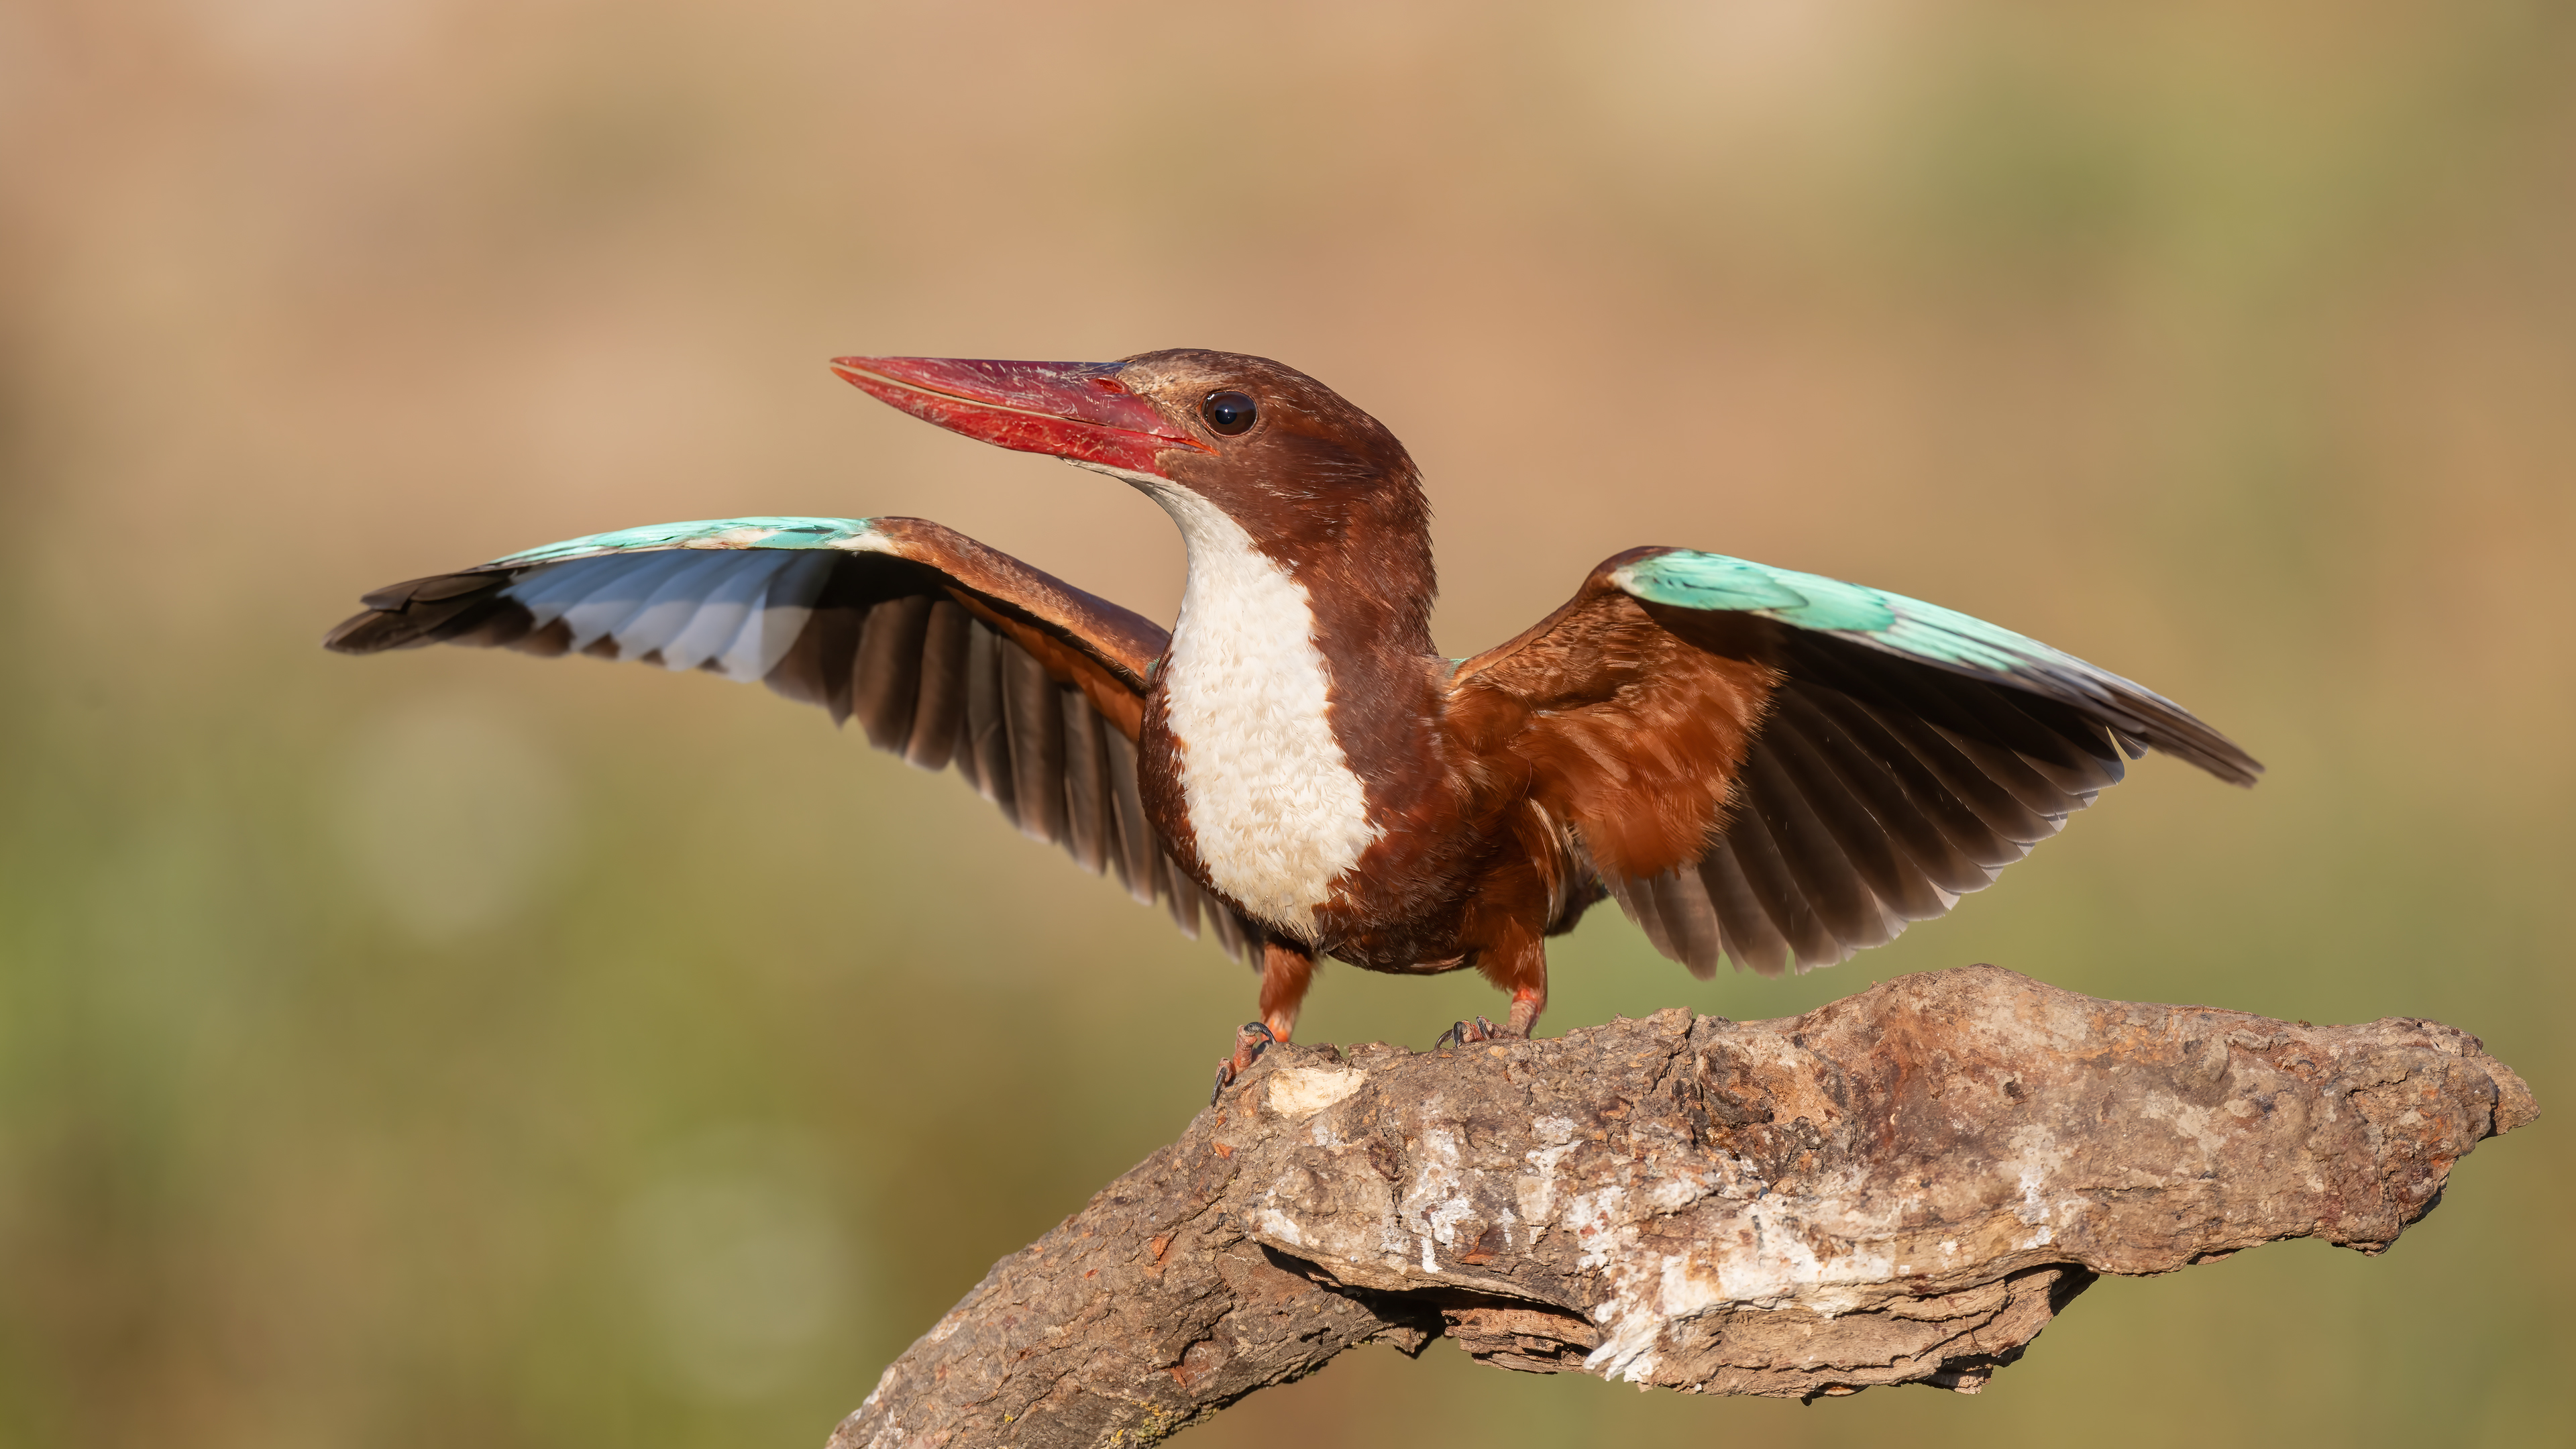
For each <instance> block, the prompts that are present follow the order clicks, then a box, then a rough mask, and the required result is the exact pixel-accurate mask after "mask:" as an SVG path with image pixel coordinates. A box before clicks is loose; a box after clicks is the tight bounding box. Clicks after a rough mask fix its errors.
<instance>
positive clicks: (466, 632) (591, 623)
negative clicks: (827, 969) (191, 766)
mask: <svg viewBox="0 0 2576 1449" xmlns="http://www.w3.org/2000/svg"><path fill="white" fill-rule="evenodd" d="M363 602H364V603H365V604H366V605H367V609H366V612H364V613H362V614H359V615H357V616H356V617H354V618H351V619H349V620H347V621H346V622H344V623H342V624H341V625H340V626H339V627H338V628H336V629H334V630H332V631H331V633H330V635H329V636H328V637H327V638H325V639H324V640H323V643H324V644H325V645H326V646H327V647H329V648H332V649H336V650H339V651H341V652H342V653H347V654H372V653H376V652H378V651H380V650H386V649H408V648H414V647H417V646H419V645H423V644H474V645H482V646H487V647H489V646H499V647H503V648H510V649H517V650H520V651H523V652H525V653H530V654H543V655H556V654H570V653H580V654H590V655H594V656H597V657H599V658H603V659H632V660H640V661H643V662H646V663H652V664H659V665H661V666H662V667H664V668H666V669H674V670H681V669H697V670H705V671H708V672H710V673H715V674H721V675H723V676H725V677H726V678H728V679H735V680H741V681H745V682H748V681H751V680H759V681H761V682H763V683H765V684H767V685H768V686H769V687H770V688H771V689H774V690H776V691H778V692H779V693H780V694H783V695H786V696H787V697H789V698H790V699H799V700H804V701H806V702H808V703H812V704H819V705H821V706H823V707H824V708H825V709H828V710H830V711H831V713H832V718H833V720H834V721H835V722H840V721H844V720H848V719H850V718H852V717H856V718H857V720H858V721H859V723H860V725H861V726H862V727H863V728H864V729H865V730H866V731H867V735H868V740H869V743H871V744H873V745H875V746H876V747H877V748H879V749H881V750H890V751H892V752H894V753H896V754H900V755H902V756H903V757H904V758H905V759H906V760H909V761H911V762H912V763H913V764H915V765H918V766H920V767H921V768H923V769H926V770H938V769H945V768H949V767H954V768H955V769H956V771H957V773H958V774H960V775H962V776H964V777H965V779H966V781H967V783H968V784H971V785H973V786H974V787H975V789H976V791H977V792H978V793H980V794H981V795H983V797H984V798H985V799H987V800H990V801H992V802H993V803H994V804H995V805H998V806H1000V807H1001V810H1002V814H1003V815H1004V816H1005V817H1006V818H1008V819H1009V820H1010V821H1011V822H1012V823H1013V824H1015V825H1017V826H1018V827H1019V828H1020V830H1021V831H1022V832H1023V833H1025V834H1027V835H1029V836H1032V837H1034V838H1036V839H1040V840H1051V841H1054V842H1056V843H1057V844H1059V845H1062V846H1063V847H1064V848H1065V849H1066V851H1068V852H1069V853H1071V855H1072V856H1073V858H1074V860H1075V861H1076V862H1078V863H1079V864H1080V865H1081V866H1082V868H1083V869H1085V870H1088V871H1090V872H1092V873H1093V874H1094V875H1098V874H1101V873H1102V872H1104V871H1114V872H1116V874H1117V876H1118V878H1119V880H1120V881H1121V882H1122V883H1124V884H1125V885H1126V887H1127V889H1128V891H1129V893H1130V894H1132V895H1133V896H1135V898H1136V899H1138V900H1140V901H1143V902H1145V903H1146V904H1148V905H1151V904H1153V903H1155V902H1157V901H1160V902H1161V903H1162V904H1163V905H1164V906H1165V908H1166V909H1168V910H1169V911H1170V912H1171V916H1172V919H1173V921H1174V922H1175V923H1177V924H1178V925H1179V926H1180V928H1181V929H1182V931H1184V932H1185V933H1187V934H1189V935H1191V936H1194V937H1195V936H1196V935H1197V934H1198V932H1199V915H1200V908H1201V905H1202V902H1204V904H1205V907H1206V910H1207V915H1208V919H1209V923H1210V926H1211V928H1212V929H1213V931H1214V932H1215V934H1216V936H1217V938H1218V940H1219V941H1220V942H1221V943H1222V944H1223V945H1224V947H1225V949H1226V950H1227V951H1228V952H1229V953H1230V954H1233V955H1235V956H1239V957H1242V958H1244V959H1246V960H1248V961H1249V962H1250V963H1251V964H1252V965H1254V966H1255V967H1256V968H1257V967H1258V966H1259V965H1260V961H1261V941H1262V936H1261V933H1260V931H1259V929H1258V928H1257V927H1255V926H1253V925H1252V924H1251V923H1249V922H1247V921H1245V920H1244V919H1243V918H1242V917H1240V916H1238V915H1236V914H1235V913H1234V912H1233V911H1232V910H1231V909H1229V908H1227V907H1226V906H1225V905H1224V904H1223V903H1222V902H1219V901H1217V900H1214V899H1208V898H1206V896H1205V893H1204V892H1202V891H1201V890H1200V889H1199V888H1198V886H1197V885H1196V884H1195V883H1194V882H1192V881H1191V880H1190V878H1189V877H1188V876H1187V875H1186V874H1184V873H1182V871H1181V870H1180V869H1179V868H1178V867H1177V866H1175V865H1174V864H1173V863H1172V860H1171V858H1170V857H1169V856H1168V855H1167V854H1165V853H1164V850H1163V847H1162V845H1161V843H1160V842H1159V841H1158V840H1156V838H1155V836H1154V831H1153V827H1152V826H1151V825H1150V824H1148V823H1147V821H1146V818H1145V808H1144V804H1143V802H1142V800H1141V799H1140V798H1139V797H1138V795H1137V790H1136V731H1137V727H1138V723H1139V721H1140V720H1141V719H1142V718H1143V712H1144V698H1145V691H1146V687H1147V686H1146V675H1147V672H1148V670H1149V669H1150V668H1151V665H1152V661H1153V660H1154V659H1155V658H1156V657H1157V656H1158V655H1160V654H1161V653H1162V652H1163V650H1164V648H1165V646H1166V645H1167V644H1168V642H1169V636H1168V635H1166V634H1165V633H1164V631H1163V630H1162V629H1161V628H1160V627H1158V626H1157V625H1155V624H1154V623H1153V622H1152V621H1151V620H1149V619H1146V618H1144V617H1143V616H1141V615H1138V614H1133V613H1130V612H1128V611H1127V610H1125V609H1122V608H1119V607H1118V606H1117V605H1115V604H1112V603H1109V602H1107V601H1106V600H1103V599H1099V598H1095V597H1093V596H1092V595H1090V594H1086V593H1084V592H1082V591H1081V590H1079V589H1076V588H1073V587H1072V586H1070V585H1068V584H1065V583H1064V582H1062V581H1061V580H1058V579H1056V578H1054V577H1052V576H1050V575H1048V574H1045V573H1042V572H1040V571H1038V570H1036V569H1033V568H1030V567H1029V566H1028V565H1026V564H1024V563H1021V562H1020V561H1019V560H1017V559H1015V558H1012V557H1011V556H1009V555H1008V554H1004V553H1000V552H997V551H996V550H993V549H989V548H986V547H985V546H984V545H982V544H980V543H977V542H976V541H975V540H973V539H971V538H968V537H966V536H965V535H963V534H960V533H956V532H953V531H951V530H949V529H946V528H942V527H941V526H939V525H938V524H935V523H931V522H928V521H926V520H923V519H917V518H869V519H852V518H728V519H714V520H709V521H705V522H697V523H667V524H658V525H654V526H651V527H646V528H630V529H625V530H623V531H620V532H617V533H602V534H594V535H592V536H591V537H588V538H576V539H573V540H570V541H569V542H565V543H557V544H548V545H547V546H545V547H543V548H535V549H530V550H528V551H527V552H525V553H515V554H511V555H510V556H508V557H507V558H500V559H495V560H493V561H492V562H490V563H487V564H481V565H478V566H476V567H474V568H470V569H466V570H463V571H461V572H458V573H452V574H439V575H435V576H432V577H430V578H425V579H413V580H411V581H410V582H408V583H400V584H394V585H392V586H390V587H387V588H382V589H378V590H376V591H375V592H374V593H371V594H369V595H367V596H366V598H365V599H364V600H363Z"/></svg>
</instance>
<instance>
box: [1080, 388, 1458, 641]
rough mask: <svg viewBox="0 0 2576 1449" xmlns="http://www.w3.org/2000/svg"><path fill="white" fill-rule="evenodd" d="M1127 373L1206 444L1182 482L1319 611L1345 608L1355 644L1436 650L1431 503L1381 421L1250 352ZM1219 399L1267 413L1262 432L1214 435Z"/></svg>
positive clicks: (1258, 427)
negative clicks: (1334, 603)
mask: <svg viewBox="0 0 2576 1449" xmlns="http://www.w3.org/2000/svg"><path fill="white" fill-rule="evenodd" d="M1119 378H1120V380H1121V381H1122V382H1123V383H1125V384H1126V385H1127V386H1128V387H1129V388H1131V389H1133V390H1134V391H1136V392H1137V393H1139V394H1142V395H1144V396H1146V397H1149V398H1151V399H1152V400H1153V401H1154V402H1155V404H1156V405H1157V406H1158V407H1160V408H1161V409H1162V410H1163V412H1164V413H1165V415H1166V416H1167V417H1169V418H1170V419H1171V420H1172V421H1173V423H1174V424H1175V426H1184V427H1187V428H1190V429H1191V430H1192V431H1193V432H1194V433H1195V434H1196V435H1197V436H1198V437H1199V439H1200V441H1201V442H1203V443H1205V444H1206V445H1207V446H1208V449H1209V451H1207V452H1205V453H1197V452H1186V453H1185V452H1178V451H1176V452H1173V453H1171V454H1167V455H1165V460H1164V461H1165V462H1166V464H1167V465H1168V467H1169V469H1170V474H1171V478H1172V480H1173V481H1174V482H1176V483H1179V484H1180V485H1182V486H1183V487H1185V488H1188V489H1189V490H1190V491H1192V492H1194V493H1196V494H1198V495H1199V496H1200V497H1202V498H1205V499H1207V500H1208V501H1209V502H1211V503H1214V504H1215V505H1216V506H1217V507H1219V508H1221V509H1223V510H1224V511H1225V512H1226V514H1227V515H1228V516H1230V517H1231V518H1233V519H1234V520H1235V521H1236V522H1237V523H1240V524H1241V525H1243V528H1244V531H1245V532H1247V533H1249V534H1250V535H1251V536H1252V539H1253V542H1254V544H1255V545H1256V546H1258V547H1259V548H1260V549H1261V550H1262V551H1263V552H1265V553H1267V554H1269V555H1270V556H1271V557H1272V558H1274V559H1276V560H1278V562H1279V563H1280V565H1281V566H1282V567H1284V568H1286V569H1288V570H1289V571H1290V572H1291V573H1292V574H1294V575H1296V576H1297V578H1298V579H1299V580H1300V581H1301V582H1303V583H1305V585H1306V588H1307V592H1308V593H1309V594H1310V595H1311V596H1313V597H1315V599H1316V600H1317V603H1318V607H1319V608H1322V607H1324V602H1325V600H1327V599H1334V600H1339V601H1342V607H1343V608H1344V609H1345V610H1346V611H1348V612H1349V613H1350V614H1351V618H1350V619H1349V631H1350V632H1351V634H1352V635H1353V636H1354V637H1365V638H1367V639H1368V640H1369V641H1371V642H1372V643H1373V644H1377V645H1382V646H1384V647H1387V648H1392V649H1402V650H1407V651H1410V652H1412V653H1414V654H1417V655H1428V654H1430V653H1431V652H1432V648H1431V604H1432V600H1433V598H1434V596H1435V595H1436V594H1437V593H1438V591H1439V589H1438V580H1437V578H1436V576H1435V575H1434V573H1433V571H1432V564H1431V505H1430V502H1429V500H1428V499H1426V498H1425V497H1424V496H1423V492H1422V481H1421V474H1420V472H1419V471H1418V470H1417V469H1416V468H1415V467H1414V465H1413V458H1412V456H1411V455H1410V454H1408V453H1406V452H1405V450H1404V444H1402V443H1400V442H1398V441H1397V440H1396V437H1395V434H1393V433H1392V432H1389V431H1388V430H1387V428H1386V426H1385V425H1384V424H1383V423H1380V422H1379V421H1378V420H1377V419H1375V418H1373V417H1370V416H1369V415H1368V414H1367V413H1365V412H1362V411H1361V410H1360V409H1359V408H1357V407H1355V406H1353V405H1352V404H1351V403H1350V401H1349V400H1348V399H1346V398H1344V397H1342V396H1341V395H1340V394H1339V393H1336V392H1334V391H1333V390H1332V389H1331V388H1328V387H1326V386H1324V385H1323V384H1322V383H1320V382H1317V381H1316V380H1315V379H1313V378H1311V377H1308V376H1307V375H1306V374H1304V373H1302V372H1299V371H1297V370H1296V369H1295V368H1293V367H1286V366H1283V365H1281V364H1279V363H1276V362H1272V361H1270V360H1269V359H1267V358H1262V357H1248V356H1245V355H1243V354H1241V353H1232V352H1210V351H1205V350H1200V349H1194V348H1190V349H1176V350H1172V351H1166V352H1148V353H1142V354H1139V355H1138V356H1135V357H1131V358H1128V359H1127V360H1126V361H1125V362H1123V363H1122V364H1120V372H1119ZM1220 390H1230V391H1238V392H1242V393H1245V394H1247V395H1249V396H1251V397H1252V398H1253V399H1254V400H1255V401H1256V402H1257V403H1258V404H1259V407H1260V421H1259V422H1258V423H1256V424H1255V425H1254V426H1253V428H1252V430H1251V431H1249V432H1247V433H1244V434H1242V435H1240V436H1237V437H1225V436H1220V435H1218V434H1216V433H1214V432H1211V431H1209V430H1208V428H1207V427H1206V424H1205V422H1204V420H1202V419H1201V418H1200V417H1199V415H1198V406H1199V402H1200V400H1201V399H1203V398H1205V397H1206V396H1207V395H1208V394H1210V393H1212V392H1216V391H1220ZM1328 622H1329V621H1328ZM1324 642H1325V646H1326V652H1327V654H1328V655H1331V654H1332V648H1331V641H1330V640H1329V639H1327V640H1326V641H1324ZM1333 657H1334V658H1335V659H1336V662H1337V663H1338V661H1339V657H1340V656H1338V655H1333Z"/></svg>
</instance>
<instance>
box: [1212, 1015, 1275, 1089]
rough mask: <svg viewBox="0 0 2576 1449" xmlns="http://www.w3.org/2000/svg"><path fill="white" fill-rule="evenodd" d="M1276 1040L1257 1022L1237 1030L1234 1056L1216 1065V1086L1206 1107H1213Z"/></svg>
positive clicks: (1267, 1028)
mask: <svg viewBox="0 0 2576 1449" xmlns="http://www.w3.org/2000/svg"><path fill="white" fill-rule="evenodd" d="M1278 1040H1279V1038H1278V1037H1276V1036H1274V1035H1272V1034H1271V1031H1270V1028H1269V1027H1268V1026H1267V1025H1265V1024H1263V1023H1261V1022H1258V1021H1247V1022H1245V1023H1244V1024H1243V1025H1242V1026H1241V1027H1240V1028H1238V1029H1237V1030H1236V1031H1235V1033H1234V1055H1233V1056H1230V1057H1228V1058H1226V1059H1225V1060H1224V1061H1221V1062H1219V1063H1217V1064H1216V1086H1215V1087H1213V1088H1211V1089H1210V1090H1209V1092H1208V1105H1209V1106H1211V1107H1213V1106H1215V1105H1216V1099H1217V1098H1219V1097H1221V1096H1224V1095H1225V1089H1226V1088H1227V1087H1229V1086H1231V1085H1233V1083H1234V1079H1235V1078H1236V1077H1238V1076H1241V1075H1242V1074H1243V1073H1245V1072H1247V1071H1249V1070H1251V1068H1252V1064H1253V1063H1254V1062H1257V1061H1259V1060H1260V1059H1261V1054H1262V1053H1263V1052H1265V1051H1268V1050H1269V1049H1270V1048H1271V1047H1272V1046H1274V1045H1276V1044H1277V1043H1278Z"/></svg>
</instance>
